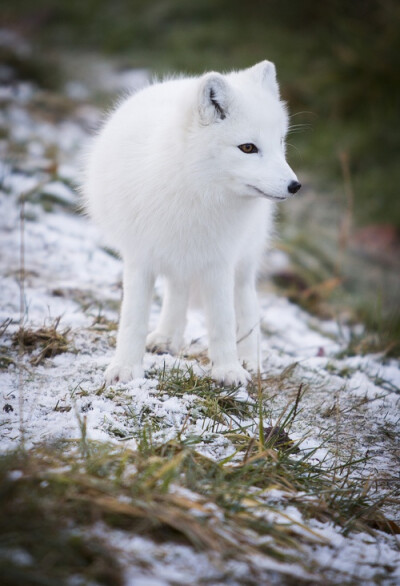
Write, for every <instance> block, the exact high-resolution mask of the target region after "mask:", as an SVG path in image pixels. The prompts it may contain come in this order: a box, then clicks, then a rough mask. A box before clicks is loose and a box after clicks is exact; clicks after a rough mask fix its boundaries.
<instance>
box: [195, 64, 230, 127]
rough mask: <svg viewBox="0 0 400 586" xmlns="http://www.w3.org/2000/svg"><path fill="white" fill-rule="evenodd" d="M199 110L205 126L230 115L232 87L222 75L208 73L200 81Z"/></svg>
mask: <svg viewBox="0 0 400 586" xmlns="http://www.w3.org/2000/svg"><path fill="white" fill-rule="evenodd" d="M198 96H199V97H198V108H199V114H200V119H201V121H202V122H203V124H211V123H212V122H219V121H220V120H224V119H225V118H226V117H227V115H228V109H229V103H230V87H229V86H228V84H227V82H226V80H225V78H224V77H223V76H222V75H221V74H220V73H214V72H212V73H206V74H205V75H203V77H202V78H201V80H200V88H199V94H198Z"/></svg>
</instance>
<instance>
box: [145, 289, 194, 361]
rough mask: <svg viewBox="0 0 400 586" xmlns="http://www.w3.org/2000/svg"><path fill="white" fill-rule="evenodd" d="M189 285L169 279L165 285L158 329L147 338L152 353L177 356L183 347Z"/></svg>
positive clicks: (148, 347)
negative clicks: (167, 353)
mask: <svg viewBox="0 0 400 586" xmlns="http://www.w3.org/2000/svg"><path fill="white" fill-rule="evenodd" d="M188 297H189V284H188V283H187V282H183V281H180V280H177V279H172V278H169V279H167V280H166V283H165V291H164V299H163V304H162V309H161V316H160V321H159V323H158V325H157V328H156V329H155V330H154V331H153V332H151V334H149V335H148V336H147V340H146V346H147V349H148V350H149V351H150V352H156V353H159V354H163V353H166V352H169V353H170V354H177V353H178V352H179V350H180V348H181V346H182V340H183V333H184V331H185V325H186V311H187V306H188Z"/></svg>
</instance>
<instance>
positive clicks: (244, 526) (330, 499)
mask: <svg viewBox="0 0 400 586" xmlns="http://www.w3.org/2000/svg"><path fill="white" fill-rule="evenodd" d="M81 430H82V438H81V441H80V442H79V443H76V442H61V443H58V444H52V445H42V446H38V447H37V448H35V449H34V450H32V451H30V452H29V454H28V453H25V452H23V451H16V452H14V453H12V454H8V455H6V456H4V455H3V456H1V457H0V486H1V490H0V527H1V529H0V544H1V547H0V568H1V570H2V583H3V584H6V585H17V584H25V583H26V584H27V583H32V584H36V583H37V584H45V585H47V584H49V585H51V584H56V582H57V583H58V584H62V585H63V584H67V583H68V578H69V577H70V576H71V575H72V574H73V575H76V576H78V577H79V578H80V579H81V580H83V581H84V583H86V582H85V581H90V580H94V581H95V582H96V583H99V584H106V585H108V584H110V585H111V584H112V585H114V584H115V585H118V584H122V583H123V579H122V568H121V565H120V562H119V561H118V559H119V552H118V551H117V550H113V549H112V548H110V547H109V546H108V545H107V543H106V542H105V541H104V540H102V539H100V538H99V537H93V536H92V535H91V529H92V528H93V527H94V525H95V524H98V523H99V522H102V523H104V524H105V526H107V527H109V529H110V530H112V529H120V530H123V531H124V532H125V533H126V534H129V535H142V536H148V537H150V538H152V539H155V540H156V541H157V542H175V543H187V544H189V545H191V546H192V547H194V548H195V549H196V550H198V551H203V552H206V553H208V554H209V556H210V559H212V558H213V556H214V559H215V555H217V557H218V558H219V559H220V560H225V564H226V563H227V561H229V560H236V561H238V560H241V561H244V562H245V563H246V564H248V567H249V577H248V583H249V584H257V583H259V582H257V572H256V567H255V566H254V562H253V560H254V557H253V556H254V555H255V554H260V555H266V556H267V557H270V558H272V559H275V560H276V561H278V562H279V561H281V562H291V563H296V564H300V565H303V566H304V570H305V571H306V572H307V570H308V568H307V564H306V563H304V562H302V561H301V559H302V556H301V555H300V550H301V548H302V547H303V546H304V545H306V544H317V543H323V539H322V538H321V537H320V536H319V535H318V533H317V532H314V531H313V530H312V529H310V528H309V527H308V526H307V524H306V519H309V518H315V519H319V520H321V521H333V522H334V523H335V524H337V525H339V526H340V527H341V528H342V531H343V533H344V534H347V533H349V532H350V531H357V530H363V531H365V530H367V531H369V532H373V528H380V529H383V530H387V531H390V532H392V531H396V532H398V530H399V528H398V527H397V526H396V524H395V523H393V522H390V521H387V520H386V519H385V517H384V516H383V515H382V514H381V513H380V512H379V505H380V502H379V501H377V502H372V501H371V500H370V498H369V494H368V493H369V489H370V485H369V484H368V483H367V484H366V483H365V481H362V482H361V481H357V480H356V481H355V480H351V478H350V476H351V471H352V470H353V468H354V466H355V465H356V463H355V462H351V461H349V462H347V463H345V464H342V465H340V466H337V467H331V468H330V469H329V468H328V469H324V468H322V467H321V466H319V465H318V466H316V465H314V464H312V463H311V462H310V454H305V453H304V452H302V451H301V452H300V454H296V455H294V454H293V451H290V450H289V451H288V450H286V449H279V445H278V442H277V443H276V444H275V446H272V445H269V443H268V438H266V443H265V445H261V444H260V443H259V441H258V439H257V438H255V437H254V436H252V435H251V434H247V435H246V434H245V433H243V430H241V434H240V438H239V437H238V438H237V440H235V437H234V433H231V435H230V438H231V440H232V441H233V442H234V443H235V447H236V452H235V457H231V458H227V459H226V460H225V461H224V462H216V461H213V460H211V459H209V458H207V457H205V456H204V455H202V454H201V453H199V452H198V451H197V449H196V445H193V442H191V441H189V440H186V441H185V440H182V439H179V437H176V438H175V439H173V440H170V441H168V442H166V443H160V444H158V443H156V442H153V441H152V439H151V434H150V433H149V431H148V429H146V427H142V430H141V437H140V438H139V441H138V449H137V450H136V451H132V450H129V449H125V448H122V449H121V448H120V447H118V446H117V447H115V446H111V445H107V444H99V443H95V442H89V441H88V440H87V438H86V433H85V429H84V423H83V422H82V428H81ZM179 487H181V488H184V489H186V492H182V491H181V490H180V488H179ZM271 488H274V489H278V490H281V491H283V493H284V495H285V496H284V498H282V499H281V501H280V502H278V503H277V502H271V500H270V499H269V498H268V491H269V490H270V489H271ZM187 490H189V491H191V492H187ZM304 493H306V495H307V498H305V496H304ZM289 505H291V506H295V507H296V508H297V509H298V510H299V511H301V514H302V517H303V518H304V520H305V521H304V522H303V521H299V520H298V519H293V518H291V515H290V513H289V512H286V508H287V507H288V506H289ZM194 512H195V514H194ZM266 538H267V539H266ZM303 557H304V556H303ZM21 560H22V562H21ZM318 575H319V571H318V570H317V571H316V570H315V568H314V570H313V578H314V579H315V578H316V577H317V576H318ZM322 575H323V574H322ZM296 580H297V581H296V583H297V584H303V583H304V584H306V583H309V580H305V579H304V580H303V579H302V578H296ZM325 580H326V581H325ZM325 580H324V583H326V584H329V583H330V581H329V579H328V578H326V579H325ZM281 583H282V584H291V583H292V582H291V578H290V577H288V578H285V575H284V573H283V574H282V582H281Z"/></svg>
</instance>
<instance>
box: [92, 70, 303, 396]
mask: <svg viewBox="0 0 400 586" xmlns="http://www.w3.org/2000/svg"><path fill="white" fill-rule="evenodd" d="M287 129H288V115H287V112H286V108H285V105H284V104H283V103H282V102H281V101H280V97H279V88H278V84H277V81H276V72H275V66H274V64H273V63H271V62H269V61H263V62H261V63H259V64H257V65H255V66H254V67H251V68H249V69H245V70H243V71H234V72H231V73H228V74H224V75H223V74H220V73H215V72H211V73H206V74H204V75H202V76H199V77H183V78H175V79H168V80H165V81H162V82H160V83H154V84H153V85H149V86H147V87H146V88H144V89H142V90H140V91H138V92H137V93H135V94H134V95H132V96H130V97H128V98H127V99H126V100H125V101H123V102H122V103H121V104H120V105H119V106H118V107H117V109H116V110H115V111H114V112H113V114H112V115H111V116H110V117H109V119H108V121H107V122H106V124H105V125H104V127H103V129H102V130H101V131H100V133H99V135H98V136H97V137H96V138H95V140H94V144H93V148H92V149H91V152H90V153H89V159H88V164H87V168H86V177H85V183H84V187H83V189H84V195H85V199H86V204H87V208H88V211H89V213H90V215H91V216H92V217H93V219H94V220H95V221H96V222H97V224H98V225H99V226H100V228H101V229H102V231H103V233H104V235H105V237H106V238H107V240H108V242H109V243H110V244H111V245H112V246H113V247H114V248H116V249H117V250H118V251H119V252H120V254H121V255H122V258H123V261H124V272H123V301H122V308H121V316H120V323H119V330H118V337H117V348H116V353H115V357H114V359H113V361H112V362H111V364H110V365H109V367H108V368H107V370H106V382H107V383H108V384H110V383H112V382H115V381H117V380H120V381H122V382H126V381H128V380H130V379H132V378H135V377H142V376H143V366H142V360H143V355H144V351H145V347H146V343H147V348H148V349H149V350H150V351H155V352H160V353H162V352H170V353H172V354H173V353H176V352H178V351H179V349H180V347H181V345H182V340H183V334H184V329H185V323H186V311H187V306H188V299H189V294H190V291H191V290H198V291H200V292H201V298H202V303H203V305H204V309H205V312H206V320H207V327H208V342H209V358H210V362H211V376H212V377H213V378H214V379H216V380H218V381H222V382H223V383H224V384H226V385H231V384H245V383H246V382H247V381H248V380H249V379H250V374H249V372H248V371H249V370H257V368H258V366H259V340H258V338H259V315H258V302H257V294H256V288H255V284H256V276H257V268H258V265H259V261H260V259H261V256H262V252H263V248H264V245H265V240H266V238H267V236H268V234H269V233H270V232H271V229H272V223H273V216H274V211H273V208H274V203H275V202H277V201H282V200H284V199H286V198H288V197H290V196H291V195H292V194H295V193H296V192H297V191H298V190H299V189H300V187H301V185H300V183H299V182H298V180H297V177H296V175H295V174H294V172H293V171H292V169H291V168H290V167H289V165H288V164H287V162H286V159H285V136H286V132H287ZM158 275H163V276H164V278H165V282H166V288H165V295H164V299H163V305H162V310H161V317H160V321H159V324H158V326H157V328H156V329H155V330H154V331H153V332H152V333H150V334H149V335H147V327H148V317H149V310H150V304H151V299H152V292H153V287H154V281H155V278H156V277H157V276H158ZM146 336H147V342H146Z"/></svg>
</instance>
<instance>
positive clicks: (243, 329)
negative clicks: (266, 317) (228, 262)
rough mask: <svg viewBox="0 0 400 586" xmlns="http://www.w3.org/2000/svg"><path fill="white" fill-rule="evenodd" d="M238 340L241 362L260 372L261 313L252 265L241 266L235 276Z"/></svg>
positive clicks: (248, 263)
mask: <svg viewBox="0 0 400 586" xmlns="http://www.w3.org/2000/svg"><path fill="white" fill-rule="evenodd" d="M235 310H236V338H237V349H238V355H239V361H240V363H241V364H244V365H245V367H246V368H248V369H249V370H252V371H253V372H258V370H259V369H260V367H261V356H260V313H259V305H258V297H257V291H256V271H255V270H252V267H251V263H250V262H247V263H246V264H245V265H244V266H239V267H238V268H237V271H236V275H235Z"/></svg>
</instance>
